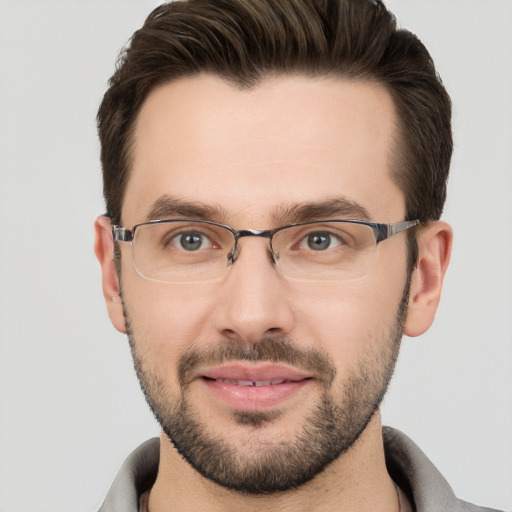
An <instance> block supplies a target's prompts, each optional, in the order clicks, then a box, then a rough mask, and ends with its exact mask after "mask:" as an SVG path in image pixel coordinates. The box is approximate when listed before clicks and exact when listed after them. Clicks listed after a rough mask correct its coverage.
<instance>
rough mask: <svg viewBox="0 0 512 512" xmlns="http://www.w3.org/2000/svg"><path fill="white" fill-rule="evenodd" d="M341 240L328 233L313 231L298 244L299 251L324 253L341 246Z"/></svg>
mask: <svg viewBox="0 0 512 512" xmlns="http://www.w3.org/2000/svg"><path fill="white" fill-rule="evenodd" d="M342 243H343V241H342V239H341V238H340V237H339V236H337V235H335V234H334V233H329V232H328V231H315V232H313V233H309V234H308V235H307V236H305V237H304V238H303V239H302V240H301V242H300V243H299V249H311V250H312V251H325V250H327V249H334V248H335V247H339V246H340V245H342Z"/></svg>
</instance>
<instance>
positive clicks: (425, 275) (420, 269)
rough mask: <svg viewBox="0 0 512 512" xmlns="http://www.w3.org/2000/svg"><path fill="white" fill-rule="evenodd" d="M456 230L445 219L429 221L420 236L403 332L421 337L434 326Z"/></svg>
mask: <svg viewBox="0 0 512 512" xmlns="http://www.w3.org/2000/svg"><path fill="white" fill-rule="evenodd" d="M452 240H453V233H452V229H451V227H450V226H449V225H448V224H446V222H442V221H434V222H431V223H429V224H428V225H427V226H426V227H425V228H423V229H422V231H420V233H419V235H418V264H417V266H416V268H415V269H414V271H413V274H412V279H411V289H410V295H409V308H408V312H407V318H406V321H405V324H404V334H406V335H407V336H419V335H420V334H423V333H424V332H425V331H427V330H428V329H429V327H430V326H431V325H432V323H433V321H434V318H435V314H436V311H437V306H438V305H439V301H440V299H441V291H442V288H443V280H444V276H445V274H446V270H447V268H448V263H449V262H450V255H451V248H452Z"/></svg>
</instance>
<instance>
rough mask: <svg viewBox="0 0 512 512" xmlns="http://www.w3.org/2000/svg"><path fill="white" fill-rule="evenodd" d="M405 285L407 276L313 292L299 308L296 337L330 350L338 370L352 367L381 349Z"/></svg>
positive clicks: (344, 284) (348, 284) (392, 323)
mask: <svg viewBox="0 0 512 512" xmlns="http://www.w3.org/2000/svg"><path fill="white" fill-rule="evenodd" d="M383 281H387V283H384V282H383ZM404 285H405V275H404V276H403V278H399V277H398V276H394V278H393V280H391V279H389V280H387V279H383V278H382V279H372V280H370V279H367V280H365V281H359V282H354V283H343V284H341V285H332V284H331V285H329V286H325V285H324V286H322V287H321V288H317V289H311V290H309V292H310V293H309V294H308V298H307V300H304V301H302V303H301V306H300V307H299V308H298V314H297V315H296V318H298V319H300V320H299V321H300V324H298V325H297V335H296V337H297V338H298V339H299V340H300V341H301V342H305V343H310V344H311V343H316V344H317V345H318V346H320V347H321V348H323V349H324V350H325V351H327V353H329V354H330V355H331V357H332V358H333V359H334V362H335V364H336V366H337V367H338V369H341V368H343V367H346V368H349V367H351V366H352V365H353V364H354V363H355V362H356V361H358V360H360V359H361V357H364V355H365V354H367V353H369V352H372V351H374V350H379V347H380V345H381V343H382V342H383V337H386V336H387V335H388V333H389V332H390V329H391V327H392V326H393V325H394V323H395V321H396V318H397V311H398V307H399V304H400V300H401V298H402V291H403V286H404Z"/></svg>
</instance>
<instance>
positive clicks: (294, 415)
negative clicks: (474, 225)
mask: <svg viewBox="0 0 512 512" xmlns="http://www.w3.org/2000/svg"><path fill="white" fill-rule="evenodd" d="M396 122H397V121H396V116H395V108H394V105H393V102H392V99H391V97H390V95H389V93H388V92H387V91H386V90H385V89H384V88H383V87H381V86H379V85H377V84H374V83H363V82H354V81H352V82H350V81H342V80H340V79H332V78H308V77H302V76H281V77H277V78H272V79H268V80H265V81H263V82H262V83H261V84H259V85H258V86H256V87H255V88H252V89H249V90H240V89H238V88H236V87H235V86H233V85H231V84H229V83H228V82H226V81H224V80H222V79H220V78H218V77H215V76H210V75H198V76H195V77H189V78H185V79H181V80H178V81H175V82H172V83H169V84H164V85H162V86H159V87H158V88H157V89H155V90H154V91H152V93H151V94H150V95H149V97H148V99H147V100H146V102H145V103H144V105H143V108H142V110H141V113H140V115H139V118H138V120H137V124H136V129H135V136H134V153H133V154H134V160H133V167H132V170H131V175H130V178H129V181H128V185H127V189H126V194H125V197H124V202H123V210H122V218H121V223H122V225H124V226H126V227H128V228H131V227H132V226H133V225H135V224H137V223H140V222H143V221H144V220H146V219H147V216H148V212H149V211H150V210H151V208H152V206H153V205H154V204H155V202H156V201H157V200H158V199H159V198H161V197H162V195H165V194H167V195H169V196H171V195H172V197H173V198H178V199H180V200H183V201H191V202H199V203H201V204H204V205H207V206H211V207H215V208H217V209H220V208H222V212H219V213H218V214H217V215H220V217H219V218H217V217H216V218H211V219H210V220H215V221H220V222H224V223H226V224H229V225H230V226H232V227H234V228H236V229H270V228H273V227H276V226H280V225H283V224H285V223H286V222H285V221H284V220H283V219H282V218H280V215H281V213H280V212H282V209H283V208H284V207H289V206H293V205H297V204H302V203H318V202H322V201H325V200H328V199H333V198H338V197H340V196H342V197H343V198H345V199H348V200H350V201H352V202H355V203H357V204H359V205H361V206H362V207H364V208H365V209H366V211H367V212H368V214H369V216H370V218H371V220H373V221H376V222H383V223H391V222H397V221H400V220H403V219H404V216H405V202H404V197H403V194H402V192H401V190H400V189H399V188H398V186H397V185H396V184H395V183H394V182H393V180H392V179H391V172H390V170H391V168H392V165H393V148H394V136H395V126H396ZM95 230H96V241H95V251H96V254H97V257H98V259H99V261H100V264H101V267H102V275H103V291H104V296H105V300H106V303H107V308H108V311H109V315H110V318H111V320H112V323H113V325H114V326H115V327H116V328H117V329H118V330H119V331H121V332H126V322H125V317H124V315H123V304H122V300H121V297H120V289H119V280H118V276H117V274H116V271H115V268H114V264H113V261H112V250H113V242H112V237H111V234H110V230H111V226H110V222H109V221H108V219H106V218H104V217H100V218H98V219H97V221H96V224H95ZM451 240H452V234H451V230H450V228H449V226H448V225H447V224H445V223H443V222H432V223H430V224H429V225H428V226H426V227H423V228H421V229H420V230H419V232H418V244H419V262H418V266H417V268H416V269H415V271H414V273H413V276H412V281H411V292H410V298H409V307H408V313H407V316H406V318H405V323H404V332H405V334H407V335H409V336H417V335H419V334H422V333H423V332H424V331H425V330H427V329H428V328H429V327H430V325H431V323H432V321H433V320H434V315H435V311H436V308H437V305H438V302H439V298H440V294H441V287H442V281H443V277H444V273H445V271H446V268H447V265H448V261H449V256H450V249H451ZM121 245H122V247H121V250H122V261H121V276H122V279H121V280H122V288H123V300H124V305H125V308H126V310H127V311H128V313H129V316H130V321H131V328H132V330H133V336H134V339H136V340H137V350H138V351H139V354H140V356H141V358H143V360H144V362H145V365H146V369H147V370H148V371H150V372H151V373H152V374H153V375H156V376H158V378H159V379H160V381H161V382H162V383H163V384H164V387H165V392H166V394H168V396H169V397H171V398H172V399H176V398H177V397H178V396H179V383H178V378H177V370H176V368H177V364H178V361H179V358H180V356H181V355H183V353H184V352H185V351H186V350H187V349H189V348H190V347H191V346H195V347H198V348H202V347H207V346H211V345H212V343H215V342H217V341H219V340H226V339H234V340H237V341H239V342H240V343H246V344H254V343H258V342H259V341H260V340H261V339H263V338H276V339H278V338H280V337H286V338H288V339H290V340H293V343H295V344H296V346H297V347H299V348H302V349H310V348H314V349H319V350H321V351H322V352H324V353H326V354H328V356H329V358H330V360H331V361H332V362H333V364H334V366H335V368H336V375H335V378H334V382H333V388H335V389H337V390H343V389H344V385H346V382H347V378H348V377H347V376H349V375H350V374H351V372H353V371H354V368H357V367H358V365H361V364H362V362H365V364H367V365H368V364H369V363H368V361H372V360H377V357H378V355H379V354H380V353H381V352H382V344H383V340H384V342H385V341H386V334H387V333H388V332H389V331H390V330H391V329H392V327H393V325H394V322H395V321H396V314H397V308H398V304H399V302H400V299H401V297H402V293H403V290H404V287H405V284H406V279H407V275H406V261H407V248H406V236H405V235H404V234H399V235H397V236H396V237H393V238H392V239H390V240H388V241H385V242H383V243H382V244H381V245H380V246H379V252H378V259H377V263H376V266H375V269H374V270H373V272H372V273H371V274H370V275H369V276H368V277H367V278H366V279H364V280H361V281H357V282H352V283H343V284H340V283H322V284H318V283H303V282H302V283H300V282H294V281H289V280H287V279H285V278H284V277H283V276H281V275H280V274H279V273H278V272H277V271H276V270H275V268H274V267H273V266H272V264H271V262H270V261H269V257H268V241H267V240H264V239H255V238H248V239H244V240H242V241H241V243H240V246H241V251H240V255H239V258H238V260H237V262H236V263H235V264H234V265H233V266H232V267H231V269H230V270H229V273H227V274H226V277H225V278H224V279H223V280H221V281H220V282H216V283H204V284H196V285H193V286H183V285H163V284H161V283H155V282H152V281H148V280H146V279H143V278H142V277H141V276H140V275H139V274H137V272H136V271H135V269H134V268H133V263H132V260H131V257H130V254H129V252H130V250H131V249H130V246H129V245H128V244H121ZM372 358H373V359H372ZM370 364H371V363H370ZM376 371H378V370H376ZM320 394H321V386H320V383H319V382H318V381H317V380H315V379H312V381H311V383H308V384H307V385H306V386H303V387H302V388H301V390H300V391H299V392H297V393H295V394H293V395H292V396H291V397H289V398H287V399H286V400H284V401H282V402H280V403H278V404H277V405H276V406H275V408H274V409H275V410H278V411H279V413H280V414H279V416H278V417H277V419H276V420H275V421H272V422H268V423H266V424H265V425H263V426H260V427H258V428H257V429H256V428H253V430H251V436H252V437H250V439H251V440H252V441H253V442H247V439H248V437H247V432H248V428H252V427H248V426H244V425H240V424H238V423H237V422H236V421H234V419H233V414H232V412H233V411H232V408H230V407H229V406H227V405H226V404H225V403H224V402H223V401H222V400H218V399H216V398H215V397H214V396H212V394H211V393H209V391H208V389H205V386H204V383H202V382H201V381H195V382H194V383H193V384H192V385H191V386H190V389H189V391H188V398H189V403H190V405H191V407H192V408H193V410H194V412H195V413H196V414H197V415H198V418H199V419H200V420H201V422H202V423H204V424H205V425H207V428H208V429H209V431H210V432H211V434H213V435H216V436H219V437H220V438H222V439H223V440H224V441H225V442H227V443H229V445H230V446H232V447H234V448H236V450H237V451H238V452H239V453H240V456H241V457H249V458H250V457H254V456H255V454H257V450H258V448H257V447H258V443H259V442H260V441H263V440H264V441H265V442H266V443H270V444H272V443H275V445H276V446H277V444H278V443H280V442H283V441H286V440H289V439H290V437H291V438H292V439H293V438H295V437H296V436H297V435H298V432H299V429H300V427H301V426H302V425H303V424H304V421H305V418H307V417H308V415H309V414H310V413H311V410H312V409H313V407H314V406H315V404H316V403H317V402H318V400H319V397H320ZM255 407H256V408H257V405H255ZM169 482H170V483H169ZM171 504H172V510H179V511H186V510H190V511H192V510H194V511H198V510H208V511H217V510H219V511H221V510H222V511H228V510H240V509H242V510H259V511H261V510H290V511H292V510H293V511H295V512H296V511H301V510H304V511H306V510H307V511H324V510H346V511H348V510H350V511H358V510H361V511H362V510H382V511H390V512H391V511H395V510H397V499H396V493H395V489H394V485H393V483H392V481H391V479H390V477H389V475H388V473H387V470H386V466H385V460H384V454H383V448H382V433H381V421H380V414H379V413H378V412H376V413H375V414H374V415H373V416H372V418H371V420H370V422H369V423H368V425H367V427H366V428H365V430H364V431H363V433H362V434H361V436H360V437H359V439H358V441H357V442H356V443H354V445H353V446H352V447H351V448H350V449H349V450H348V451H347V452H346V453H344V454H343V455H342V456H340V457H339V458H337V459H336V460H335V461H334V462H333V463H331V464H330V465H329V466H328V467H327V468H326V469H325V470H324V471H323V472H322V473H320V474H319V475H318V476H317V477H316V478H314V479H313V480H311V481H309V482H308V483H306V484H304V485H303V486H302V487H301V488H300V489H298V490H290V491H286V492H280V493H274V494H270V495H263V496H254V495H252V496H251V495H242V494H239V493H236V492H234V491H230V490H228V489H225V488H223V487H221V486H219V485H217V484H215V483H213V482H211V481H210V480H208V479H205V478H203V477H202V476H201V475H200V474H199V473H197V471H195V470H194V469H193V468H192V467H191V466H190V465H189V464H188V463H186V462H185V461H184V460H183V459H182V458H181V457H180V455H179V454H178V453H177V451H176V450H175V449H174V447H173V445H172V444H171V443H170V442H169V441H168V439H167V437H166V436H165V434H162V438H161V459H160V468H159V473H158V478H157V481H156V483H155V485H154V487H153V489H152V491H151V495H150V500H149V508H150V510H151V511H152V512H155V511H163V510H168V509H169V508H170V506H171Z"/></svg>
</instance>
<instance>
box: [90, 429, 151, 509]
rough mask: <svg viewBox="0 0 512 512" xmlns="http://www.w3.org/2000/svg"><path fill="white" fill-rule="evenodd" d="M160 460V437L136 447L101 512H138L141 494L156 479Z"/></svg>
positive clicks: (123, 466) (113, 485)
mask: <svg viewBox="0 0 512 512" xmlns="http://www.w3.org/2000/svg"><path fill="white" fill-rule="evenodd" d="M159 460H160V441H159V439H158V438H153V439H150V440H148V441H146V442H145V443H143V444H141V445H140V446H139V447H138V448H137V449H135V450H134V451H133V452H132V453H131V454H130V455H129V456H128V458H127V459H126V460H125V461H124V463H123V465H122V466H121V468H120V470H119V473H118V474H117V476H116V478H115V480H114V482H113V483H112V485H111V487H110V490H109V491H108V494H107V497H106V498H105V501H104V502H103V505H102V506H101V507H100V509H99V512H138V510H139V499H140V496H141V494H143V493H144V492H145V491H146V490H147V489H149V488H150V487H151V486H152V485H153V482H154V481H155V478H156V474H157V471H158V463H159Z"/></svg>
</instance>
